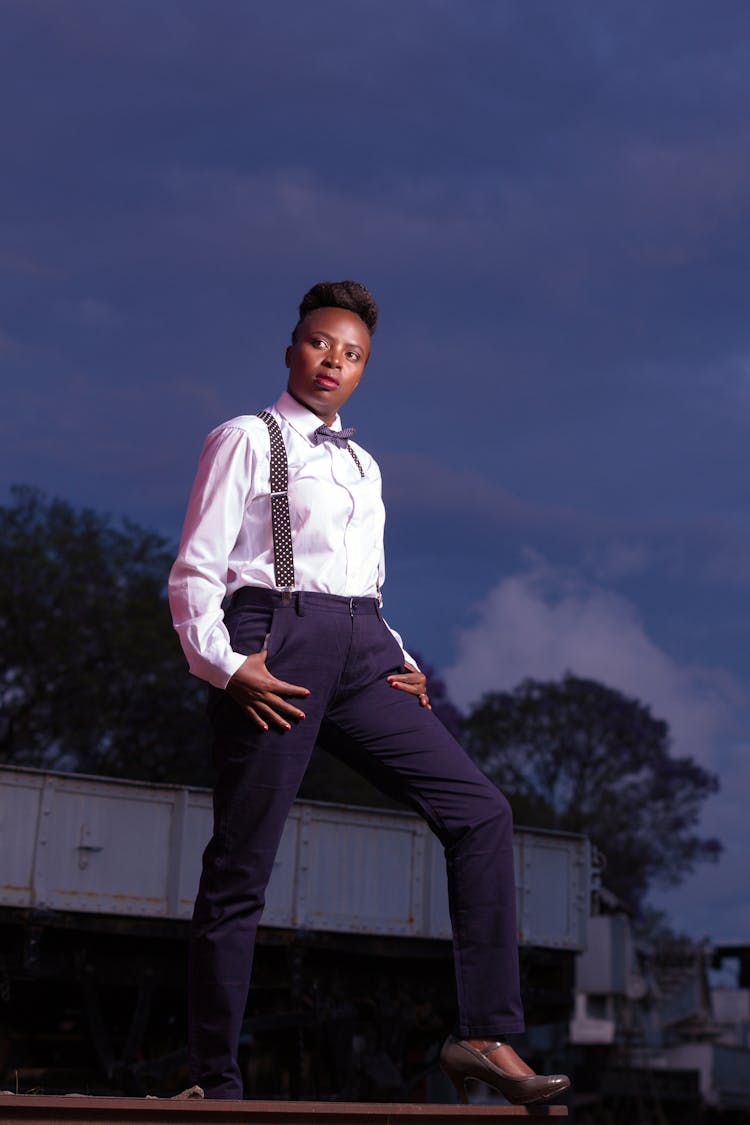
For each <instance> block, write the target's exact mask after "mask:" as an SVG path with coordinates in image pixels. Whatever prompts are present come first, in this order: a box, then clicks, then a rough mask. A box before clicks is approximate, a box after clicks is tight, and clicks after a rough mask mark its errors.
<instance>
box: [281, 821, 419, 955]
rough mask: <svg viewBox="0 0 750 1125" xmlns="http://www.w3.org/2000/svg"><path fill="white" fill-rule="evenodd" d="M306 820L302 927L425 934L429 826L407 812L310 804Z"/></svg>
mask: <svg viewBox="0 0 750 1125" xmlns="http://www.w3.org/2000/svg"><path fill="white" fill-rule="evenodd" d="M302 825H303V830H302V836H301V841H300V843H301V850H300V861H299V869H298V870H299V884H298V896H297V925H298V926H302V927H304V928H308V929H320V930H333V931H336V930H339V931H340V930H343V931H346V932H349V933H370V934H403V935H414V934H420V933H422V932H423V929H424V918H423V905H422V880H423V839H424V830H423V827H422V825H421V823H420V822H419V821H417V820H416V819H415V818H413V817H411V816H409V815H402V814H399V813H374V812H365V811H358V810H354V809H351V808H349V807H346V806H340V805H332V806H324V805H316V804H309V805H307V806H306V807H305V809H304V812H303V817H302Z"/></svg>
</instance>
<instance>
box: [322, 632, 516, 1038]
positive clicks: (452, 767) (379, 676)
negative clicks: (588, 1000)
mask: <svg viewBox="0 0 750 1125" xmlns="http://www.w3.org/2000/svg"><path fill="white" fill-rule="evenodd" d="M356 625H357V626H358V629H357V632H356V634H355V637H356V643H355V644H353V645H352V648H351V650H350V654H349V657H348V660H347V664H346V670H345V674H344V675H343V676H342V679H341V682H340V684H339V689H338V692H337V694H336V697H335V699H334V701H333V703H332V704H331V706H330V707H329V708H328V711H327V715H326V724H325V725H324V727H323V735H324V738H325V736H326V734H327V737H328V738H329V739H330V738H334V739H336V741H337V748H338V749H337V752H338V753H339V754H340V756H342V757H343V759H344V760H345V761H346V760H347V757H346V754H345V752H342V751H341V747H342V739H345V740H348V742H349V745H350V747H351V752H350V756H349V758H348V760H349V761H350V763H351V764H352V765H353V766H354V767H355V768H359V769H360V770H361V771H362V772H363V773H366V774H367V775H368V776H369V777H370V778H371V780H374V781H375V783H376V784H380V785H381V787H385V788H387V789H388V791H390V792H391V793H392V794H396V793H397V794H399V796H400V797H401V799H402V800H403V801H404V802H405V803H407V804H410V805H411V806H413V807H415V808H416V809H417V810H418V811H419V812H420V813H421V814H422V815H423V816H424V817H425V819H426V820H427V821H428V823H429V824H430V827H431V828H432V829H433V831H434V832H435V833H436V835H437V836H438V838H439V839H440V840H441V842H442V844H443V845H444V848H445V857H446V864H447V871H448V894H449V903H450V913H451V922H452V926H453V942H454V960H455V969H456V991H457V1000H458V1022H457V1028H456V1031H457V1033H458V1034H459V1035H460V1036H461V1037H462V1038H466V1037H477V1038H479V1037H501V1036H503V1035H507V1034H510V1033H514V1032H518V1031H523V1028H524V1020H523V1008H522V1005H521V999H520V985H519V972H518V935H517V923H516V894H515V878H514V863H513V840H512V832H513V825H512V816H511V811H510V806H509V805H508V802H507V800H506V799H505V797H504V796H503V795H502V793H500V791H499V790H498V789H497V788H496V786H495V785H493V784H492V782H490V781H489V780H488V779H487V778H486V777H485V776H484V774H482V772H481V771H480V770H479V769H478V768H477V767H476V766H475V765H474V763H473V762H472V761H471V759H470V758H469V756H468V755H467V754H466V752H465V751H464V750H463V749H462V748H461V747H460V746H459V745H458V743H457V742H456V741H455V739H454V738H453V737H452V736H451V735H450V734H449V733H448V731H447V730H446V729H445V727H444V726H443V725H442V723H440V721H439V720H438V719H437V718H436V717H435V715H433V713H432V712H431V711H429V710H427V709H425V708H422V707H420V706H419V703H418V702H417V700H416V699H415V698H414V697H413V696H411V695H408V694H406V693H403V692H399V691H396V690H394V689H393V688H392V687H391V686H390V685H389V684H388V683H387V682H386V679H385V676H387V675H388V673H389V672H391V671H393V670H394V667H395V666H396V665H397V664H398V662H399V659H402V657H401V653H400V650H399V648H398V645H397V644H396V642H395V640H394V639H393V637H392V636H391V634H390V632H389V631H388V630H387V628H386V627H385V626H384V625H383V623H382V622H381V621H380V620H379V619H378V618H377V617H376V616H363V617H361V618H358V619H357V622H356ZM368 763H371V765H368Z"/></svg>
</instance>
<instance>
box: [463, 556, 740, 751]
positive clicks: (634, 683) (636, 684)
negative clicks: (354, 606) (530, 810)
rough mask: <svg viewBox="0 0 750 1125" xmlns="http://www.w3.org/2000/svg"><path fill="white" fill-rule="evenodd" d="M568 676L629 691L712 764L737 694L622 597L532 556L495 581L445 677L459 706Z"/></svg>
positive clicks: (722, 675)
mask: <svg viewBox="0 0 750 1125" xmlns="http://www.w3.org/2000/svg"><path fill="white" fill-rule="evenodd" d="M566 672H572V673H574V674H575V675H579V676H584V677H590V678H592V679H597V680H600V681H602V682H603V683H605V684H608V685H609V686H610V687H613V688H616V689H618V690H619V691H622V692H623V693H624V694H626V695H630V696H634V697H636V698H637V699H639V700H641V702H643V703H646V704H648V705H649V706H650V707H651V710H652V713H653V714H654V715H655V716H656V717H657V718H661V719H665V720H667V722H668V723H669V725H670V729H671V731H672V736H673V741H674V750H675V753H677V754H679V755H682V754H689V755H690V756H692V757H694V758H695V759H696V760H698V761H700V762H702V763H703V764H705V765H707V766H709V767H715V764H716V757H717V753H718V740H719V738H720V736H721V734H722V733H723V732H725V731H727V730H729V729H730V727H731V726H732V724H733V722H734V720H735V714H736V710H737V709H738V708H739V706H740V705H741V704H742V702H743V692H742V690H741V688H740V686H739V685H738V683H737V682H736V681H735V679H734V678H733V677H732V676H731V675H730V673H728V672H726V671H724V670H722V669H716V668H706V667H693V666H687V665H680V664H678V663H677V662H676V661H675V660H674V659H673V658H672V657H671V656H670V655H669V654H668V653H666V652H665V651H664V650H662V649H661V648H659V646H658V645H657V644H656V642H655V641H654V640H653V639H652V638H651V637H649V635H648V633H647V631H646V628H645V626H644V624H643V622H642V621H641V620H640V618H639V616H638V613H637V611H636V609H635V608H634V606H633V605H632V604H631V603H630V602H628V601H627V600H626V599H625V598H623V597H622V596H621V595H619V594H617V593H614V592H613V591H611V590H607V589H604V588H602V587H600V586H595V585H591V584H590V583H587V582H585V581H583V580H582V579H579V578H577V577H576V576H575V575H571V574H570V573H569V572H563V571H561V570H558V569H555V568H553V567H550V566H548V565H546V564H545V563H543V562H541V561H539V560H535V561H533V562H532V564H531V565H530V567H529V569H527V570H526V571H525V572H523V573H521V574H515V575H511V576H510V577H508V578H504V579H502V580H501V581H500V582H499V583H498V584H497V586H495V587H494V589H492V590H491V591H490V593H489V594H488V595H487V597H486V599H485V600H484V602H483V603H482V604H481V605H480V606H479V607H478V612H477V620H476V621H475V623H474V624H473V625H471V626H469V627H468V628H466V629H464V630H463V631H462V632H461V633H460V635H459V638H458V655H457V658H456V661H455V663H454V664H453V666H452V667H451V668H448V669H447V670H446V671H445V673H444V675H445V680H446V683H447V685H448V690H449V691H450V694H451V697H452V698H453V699H454V700H455V702H456V703H457V704H458V705H459V706H461V707H467V706H469V705H470V704H471V703H473V702H475V701H476V700H477V699H478V698H479V696H480V695H482V693H484V692H486V691H493V690H507V689H510V688H513V687H515V686H516V685H517V684H518V683H519V682H520V681H521V680H522V679H524V678H525V677H532V678H534V679H559V678H560V677H561V676H563V675H564V674H565V673H566Z"/></svg>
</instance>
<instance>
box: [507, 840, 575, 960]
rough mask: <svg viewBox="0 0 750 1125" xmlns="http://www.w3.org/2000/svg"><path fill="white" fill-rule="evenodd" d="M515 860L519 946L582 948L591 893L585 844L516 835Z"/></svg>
mask: <svg viewBox="0 0 750 1125" xmlns="http://www.w3.org/2000/svg"><path fill="white" fill-rule="evenodd" d="M515 860H516V883H517V889H518V931H519V937H520V940H521V943H522V944H524V945H538V946H543V947H545V948H547V949H570V950H581V949H584V948H585V947H586V922H587V919H588V915H589V899H590V894H591V892H590V887H591V865H590V850H589V844H588V841H587V840H585V839H584V838H583V837H581V836H574V835H569V834H567V833H564V832H543V831H536V830H535V831H529V830H519V831H517V832H516V836H515Z"/></svg>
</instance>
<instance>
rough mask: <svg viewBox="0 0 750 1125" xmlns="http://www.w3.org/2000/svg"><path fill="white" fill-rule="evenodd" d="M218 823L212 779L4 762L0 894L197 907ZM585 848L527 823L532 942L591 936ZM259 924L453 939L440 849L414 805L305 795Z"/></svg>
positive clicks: (130, 910) (33, 902) (69, 906)
mask: <svg viewBox="0 0 750 1125" xmlns="http://www.w3.org/2000/svg"><path fill="white" fill-rule="evenodd" d="M211 827H212V810H211V794H210V793H209V792H208V791H206V790H197V789H186V788H184V787H180V786H170V785H155V784H154V785H147V784H141V783H135V782H127V781H110V780H107V779H103V778H90V777H85V776H82V775H76V774H55V773H44V772H42V771H36V770H25V769H14V768H10V767H6V768H3V769H0V905H12V906H37V907H46V908H50V909H59V910H73V911H81V912H87V913H102V914H116V915H142V916H146V917H162V918H182V919H185V918H189V917H190V914H191V912H192V904H193V898H194V896H195V892H196V889H197V885H198V878H199V875H200V865H201V854H202V852H203V848H204V847H205V845H206V843H207V841H208V839H209V838H210V835H211ZM588 854H589V853H588V844H587V842H586V841H585V840H583V839H582V838H580V837H574V836H568V835H565V834H562V833H541V832H528V831H524V830H523V829H521V830H519V831H518V832H517V837H516V871H517V877H518V903H519V927H520V933H521V940H522V941H523V942H524V943H526V944H529V945H542V946H546V947H552V948H560V949H580V948H583V946H584V944H585V923H586V917H587V915H588V895H589V881H590V871H589V866H588ZM263 922H264V924H265V925H267V926H278V927H282V928H307V929H313V930H329V931H343V932H349V933H369V934H382V935H403V936H414V937H426V938H449V937H450V922H449V917H448V902H447V891H446V875H445V865H444V859H443V850H442V847H441V845H440V844H439V842H438V841H437V839H436V838H435V837H433V836H432V834H431V833H430V831H429V829H428V828H427V826H426V824H425V823H424V822H423V821H422V820H420V819H419V818H418V817H416V816H414V815H413V814H411V813H407V812H403V813H400V812H386V811H376V810H364V809H357V808H352V807H351V806H347V805H325V804H318V803H316V802H298V803H297V804H295V806H294V808H293V810H292V812H291V814H290V817H289V819H288V822H287V825H286V828H285V831H284V835H283V838H282V841H281V846H280V848H279V853H278V856H277V858H276V863H275V865H274V870H273V874H272V876H271V880H270V883H269V886H268V892H267V897H266V909H265V912H264V915H263Z"/></svg>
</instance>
